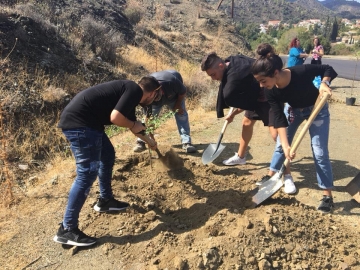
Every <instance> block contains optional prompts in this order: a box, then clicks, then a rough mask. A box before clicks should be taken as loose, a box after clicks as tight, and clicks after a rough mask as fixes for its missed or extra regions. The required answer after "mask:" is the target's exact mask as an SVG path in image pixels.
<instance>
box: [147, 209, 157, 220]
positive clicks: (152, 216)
mask: <svg viewBox="0 0 360 270" xmlns="http://www.w3.org/2000/svg"><path fill="white" fill-rule="evenodd" d="M144 217H145V219H146V220H148V221H154V220H155V219H156V213H155V212H154V211H149V212H147V213H146V214H145V215H144Z"/></svg>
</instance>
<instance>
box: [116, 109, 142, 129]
mask: <svg viewBox="0 0 360 270" xmlns="http://www.w3.org/2000/svg"><path fill="white" fill-rule="evenodd" d="M110 121H111V123H113V124H114V125H117V126H119V127H126V128H129V129H130V131H131V132H132V133H134V134H136V133H139V132H140V131H142V130H145V127H144V126H143V124H142V123H141V122H140V121H131V120H129V119H127V118H126V117H125V116H124V115H123V114H122V113H121V112H119V111H117V110H113V111H112V112H111V115H110Z"/></svg>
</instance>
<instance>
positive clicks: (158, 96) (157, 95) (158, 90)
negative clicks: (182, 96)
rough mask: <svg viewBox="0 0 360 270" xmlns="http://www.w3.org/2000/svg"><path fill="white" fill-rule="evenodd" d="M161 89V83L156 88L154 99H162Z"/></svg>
mask: <svg viewBox="0 0 360 270" xmlns="http://www.w3.org/2000/svg"><path fill="white" fill-rule="evenodd" d="M160 90H161V85H160V86H159V87H158V88H156V89H155V90H154V92H155V96H154V101H159V100H160V98H161V96H162V95H161V94H160Z"/></svg>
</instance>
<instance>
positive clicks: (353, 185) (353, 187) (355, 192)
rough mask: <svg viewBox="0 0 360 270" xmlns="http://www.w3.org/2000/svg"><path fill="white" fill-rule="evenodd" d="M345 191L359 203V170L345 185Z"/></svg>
mask: <svg viewBox="0 0 360 270" xmlns="http://www.w3.org/2000/svg"><path fill="white" fill-rule="evenodd" d="M345 189H346V191H347V192H348V193H349V194H350V195H351V196H352V197H353V198H354V200H356V201H357V202H358V203H360V172H359V173H358V174H357V175H356V176H355V178H354V179H353V180H351V181H350V182H349V184H347V185H346V188H345Z"/></svg>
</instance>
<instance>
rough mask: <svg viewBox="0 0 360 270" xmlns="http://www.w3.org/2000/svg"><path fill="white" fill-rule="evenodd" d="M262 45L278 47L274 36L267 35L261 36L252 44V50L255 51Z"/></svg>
mask: <svg viewBox="0 0 360 270" xmlns="http://www.w3.org/2000/svg"><path fill="white" fill-rule="evenodd" d="M261 43H269V44H270V45H272V46H275V45H276V42H275V40H274V38H273V37H272V36H270V35H267V34H260V36H259V37H258V38H257V39H256V40H254V41H253V42H251V48H252V49H253V50H255V49H256V48H257V47H258V46H259V44H261Z"/></svg>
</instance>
